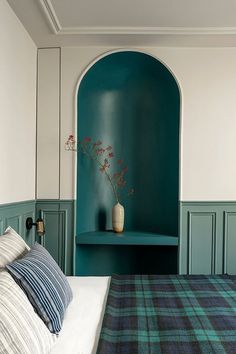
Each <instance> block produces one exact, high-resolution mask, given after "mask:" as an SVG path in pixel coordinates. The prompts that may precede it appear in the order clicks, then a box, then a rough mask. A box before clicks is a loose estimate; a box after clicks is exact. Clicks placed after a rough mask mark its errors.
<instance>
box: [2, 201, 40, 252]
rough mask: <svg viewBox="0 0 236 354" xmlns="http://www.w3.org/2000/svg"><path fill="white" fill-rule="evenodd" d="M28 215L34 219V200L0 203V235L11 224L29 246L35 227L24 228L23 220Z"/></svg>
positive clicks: (32, 240) (33, 238)
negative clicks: (30, 228)
mask: <svg viewBox="0 0 236 354" xmlns="http://www.w3.org/2000/svg"><path fill="white" fill-rule="evenodd" d="M28 217H31V218H33V220H34V219H35V201H34V200H29V201H22V202H16V203H9V204H2V205H0V235H1V234H2V233H3V232H4V231H5V229H6V228H7V227H8V226H11V227H12V228H13V229H15V230H16V232H18V233H19V235H21V236H22V237H23V238H24V240H25V241H26V243H27V244H28V245H29V246H31V245H32V244H34V242H35V229H34V228H33V229H32V230H29V231H28V230H26V227H25V221H26V219H27V218H28Z"/></svg>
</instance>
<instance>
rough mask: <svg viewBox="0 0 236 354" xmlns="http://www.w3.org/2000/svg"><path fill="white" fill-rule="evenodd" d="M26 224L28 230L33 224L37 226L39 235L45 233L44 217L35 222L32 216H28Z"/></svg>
mask: <svg viewBox="0 0 236 354" xmlns="http://www.w3.org/2000/svg"><path fill="white" fill-rule="evenodd" d="M25 226H26V229H27V230H31V229H32V226H36V231H37V234H38V235H39V236H43V235H44V234H45V226H44V222H43V219H41V218H38V219H37V220H36V222H33V219H32V218H30V217H29V218H27V219H26V222H25Z"/></svg>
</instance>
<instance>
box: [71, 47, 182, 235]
mask: <svg viewBox="0 0 236 354" xmlns="http://www.w3.org/2000/svg"><path fill="white" fill-rule="evenodd" d="M179 116H180V95H179V89H178V86H177V84H176V81H175V79H174V78H173V76H172V74H171V73H170V72H169V71H168V70H167V69H166V67H165V66H164V65H163V64H162V63H160V62H159V61H158V60H156V59H154V58H153V57H151V56H148V55H146V54H143V53H138V52H132V51H126V52H119V53H114V54H111V55H108V56H106V57H105V58H102V59H101V60H99V61H98V62H96V63H95V64H94V65H93V66H92V67H91V68H90V69H89V71H88V72H87V73H86V75H85V76H84V78H83V80H82V82H81V85H80V87H79V91H78V132H79V135H78V139H81V138H84V137H85V136H90V137H91V138H92V139H95V140H102V141H103V142H104V143H105V144H106V145H112V146H113V147H114V153H115V157H114V160H117V159H119V158H122V159H123V160H124V161H125V164H127V165H128V167H129V171H128V174H127V184H128V185H129V186H132V187H134V189H135V194H134V196H133V197H132V198H130V199H127V200H122V204H124V206H125V229H126V230H139V231H149V232H158V233H161V234H170V235H175V236H178V192H179ZM77 186H78V190H77V193H78V194H77V201H78V206H77V234H79V233H81V232H86V231H94V230H105V229H110V228H111V208H112V206H113V205H114V204H115V200H114V198H113V194H112V191H111V188H110V186H109V184H108V183H107V181H106V179H105V178H104V176H101V174H100V172H99V171H98V167H97V166H96V165H95V164H94V163H93V162H91V161H89V160H88V159H87V158H86V157H85V156H83V155H82V154H78V173H77Z"/></svg>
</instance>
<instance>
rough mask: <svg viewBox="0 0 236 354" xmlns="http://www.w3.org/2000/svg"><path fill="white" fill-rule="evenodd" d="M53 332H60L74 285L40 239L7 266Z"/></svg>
mask: <svg viewBox="0 0 236 354" xmlns="http://www.w3.org/2000/svg"><path fill="white" fill-rule="evenodd" d="M6 267H7V269H8V271H9V272H10V273H11V275H12V276H13V277H14V279H15V280H16V282H18V283H19V285H20V286H21V287H22V289H23V290H24V291H25V293H26V294H27V296H28V298H29V300H30V302H31V304H32V305H33V306H34V308H35V310H36V312H37V313H38V315H39V316H40V317H41V318H42V320H43V321H44V323H45V324H46V326H47V327H48V328H49V330H50V331H51V332H52V333H58V332H59V331H60V329H61V326H62V322H63V319H64V313H65V310H66V308H67V306H68V305H69V303H70V301H71V300H72V291H71V288H70V285H69V283H68V281H67V279H66V277H65V275H64V274H63V272H62V271H61V269H60V268H59V266H58V265H57V263H56V262H55V261H54V259H53V258H52V257H51V256H50V254H49V253H48V252H47V250H46V249H45V248H44V247H42V246H41V245H39V244H38V243H36V244H35V245H34V246H33V247H32V249H31V250H30V251H29V252H28V253H27V254H26V255H25V256H24V257H23V258H21V259H19V260H17V261H15V262H13V263H11V264H9V265H7V266H6Z"/></svg>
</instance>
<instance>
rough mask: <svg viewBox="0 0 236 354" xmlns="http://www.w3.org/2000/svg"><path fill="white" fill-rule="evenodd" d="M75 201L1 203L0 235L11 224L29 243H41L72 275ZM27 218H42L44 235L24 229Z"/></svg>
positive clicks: (66, 272) (62, 267)
mask: <svg viewBox="0 0 236 354" xmlns="http://www.w3.org/2000/svg"><path fill="white" fill-rule="evenodd" d="M74 205H75V201H74V200H47V199H46V200H37V201H24V202H19V203H11V204H4V205H0V235H1V234H2V233H3V232H4V231H5V229H6V228H7V227H8V226H11V227H13V228H14V229H15V230H16V231H17V232H18V233H19V234H20V235H21V236H22V237H23V238H24V240H25V241H26V242H27V244H29V245H30V246H31V245H33V244H34V242H35V240H36V241H38V242H40V243H41V244H42V245H43V246H45V247H46V249H47V250H48V251H49V252H50V254H51V255H52V256H53V257H54V259H55V260H56V262H57V263H58V264H59V266H60V267H61V269H62V270H63V271H64V273H65V274H67V275H73V274H74V250H75V246H74V244H75V228H74V225H75V222H74V220H75V218H74V210H75V207H74ZM27 217H32V218H33V220H36V219H37V218H38V217H42V218H43V220H44V222H45V227H46V233H45V235H44V236H43V237H39V236H38V235H36V234H35V228H34V227H33V228H32V229H31V230H29V231H27V230H26V227H25V221H26V219H27Z"/></svg>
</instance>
